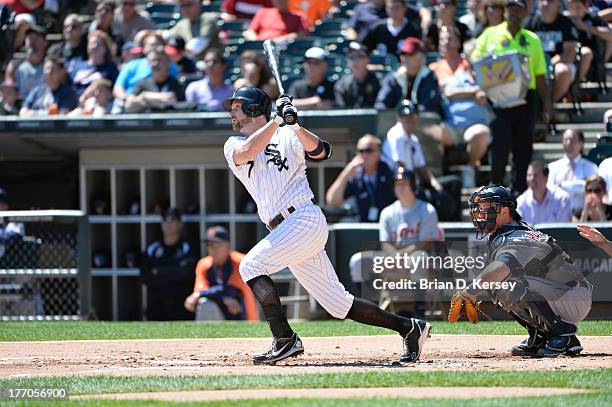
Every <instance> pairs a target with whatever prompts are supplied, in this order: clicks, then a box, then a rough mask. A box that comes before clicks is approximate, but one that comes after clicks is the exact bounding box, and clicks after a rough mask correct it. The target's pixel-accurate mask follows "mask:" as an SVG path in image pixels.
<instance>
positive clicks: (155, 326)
mask: <svg viewBox="0 0 612 407" xmlns="http://www.w3.org/2000/svg"><path fill="white" fill-rule="evenodd" d="M432 324H433V333H434V334H472V335H523V334H525V329H524V328H523V327H521V326H520V325H519V324H517V323H516V322H514V321H487V322H482V323H480V324H478V325H473V324H470V323H468V322H460V323H456V324H450V323H448V322H433V323H432ZM292 326H293V329H294V330H295V331H296V332H299V333H300V335H301V336H303V337H309V336H310V337H312V336H349V335H384V334H389V333H391V331H389V330H386V329H382V328H375V327H371V326H367V325H362V324H358V323H356V322H353V321H308V322H295V323H292ZM579 334H580V335H598V336H607V335H612V321H584V322H582V323H581V324H580V333H579ZM269 336H270V331H269V329H268V326H267V324H266V323H248V322H215V323H195V322H191V321H188V322H99V321H37V322H2V323H0V341H50V340H56V341H58V340H74V339H163V338H167V339H181V338H185V339H188V338H195V339H199V338H265V337H269Z"/></svg>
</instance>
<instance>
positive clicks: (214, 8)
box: [202, 1, 223, 13]
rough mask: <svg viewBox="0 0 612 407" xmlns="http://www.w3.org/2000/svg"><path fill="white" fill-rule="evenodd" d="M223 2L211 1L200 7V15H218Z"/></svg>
mask: <svg viewBox="0 0 612 407" xmlns="http://www.w3.org/2000/svg"><path fill="white" fill-rule="evenodd" d="M222 4H223V1H212V2H210V3H209V4H203V5H202V13H220V12H221V5H222Z"/></svg>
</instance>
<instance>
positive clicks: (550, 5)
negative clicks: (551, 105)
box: [520, 0, 578, 102]
mask: <svg viewBox="0 0 612 407" xmlns="http://www.w3.org/2000/svg"><path fill="white" fill-rule="evenodd" d="M520 1H524V0H520ZM538 10H539V13H536V14H534V15H532V16H531V17H530V18H529V19H528V20H527V22H526V23H525V24H524V26H525V28H526V29H527V30H530V31H533V32H534V33H536V34H537V35H538V37H539V38H540V41H541V43H542V49H543V50H544V52H545V53H546V54H547V55H548V57H549V58H550V62H551V63H552V64H553V66H554V74H555V80H554V81H553V86H554V88H553V102H558V101H560V100H561V99H562V98H563V96H565V95H566V94H567V92H568V90H569V88H570V86H571V84H572V81H573V80H574V78H575V77H576V66H575V65H574V62H575V60H576V45H577V43H578V30H577V29H576V26H575V25H574V23H573V22H572V20H570V19H569V18H568V17H566V16H564V15H563V14H561V0H542V1H540V2H539V3H538Z"/></svg>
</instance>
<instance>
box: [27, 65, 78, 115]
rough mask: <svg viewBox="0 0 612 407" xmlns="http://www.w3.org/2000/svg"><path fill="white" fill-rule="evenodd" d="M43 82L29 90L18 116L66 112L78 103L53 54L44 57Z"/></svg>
mask: <svg viewBox="0 0 612 407" xmlns="http://www.w3.org/2000/svg"><path fill="white" fill-rule="evenodd" d="M44 78H45V83H44V84H42V85H38V86H36V87H35V88H34V89H32V90H31V91H30V93H29V94H28V97H27V98H26V99H25V102H24V103H23V107H22V108H21V111H20V112H19V115H20V116H36V115H45V116H46V115H54V114H66V113H68V112H70V111H71V110H73V109H74V108H75V107H77V105H78V96H77V93H76V90H75V89H74V86H73V85H72V82H71V81H70V78H69V77H68V74H67V72H66V68H65V66H64V61H63V60H62V59H61V58H60V57H58V56H55V55H50V56H48V57H47V58H46V59H45V65H44Z"/></svg>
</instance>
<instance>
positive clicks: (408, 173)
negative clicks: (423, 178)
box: [393, 165, 416, 193]
mask: <svg viewBox="0 0 612 407" xmlns="http://www.w3.org/2000/svg"><path fill="white" fill-rule="evenodd" d="M404 179H405V180H408V182H409V183H410V189H412V192H414V193H416V176H415V175H414V171H412V170H409V169H408V168H406V167H404V166H403V165H399V166H398V167H397V169H396V170H395V175H394V177H393V180H394V181H400V180H404Z"/></svg>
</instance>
